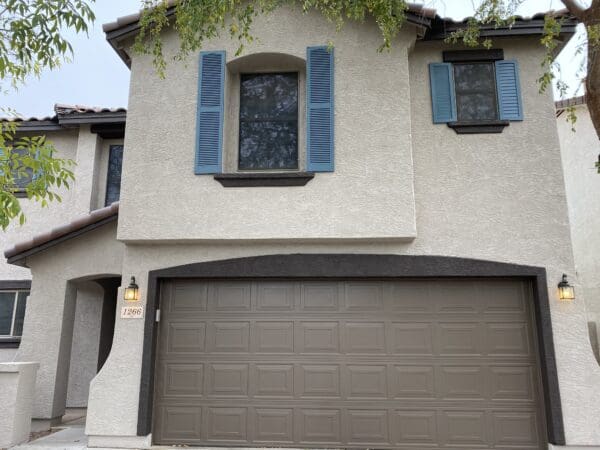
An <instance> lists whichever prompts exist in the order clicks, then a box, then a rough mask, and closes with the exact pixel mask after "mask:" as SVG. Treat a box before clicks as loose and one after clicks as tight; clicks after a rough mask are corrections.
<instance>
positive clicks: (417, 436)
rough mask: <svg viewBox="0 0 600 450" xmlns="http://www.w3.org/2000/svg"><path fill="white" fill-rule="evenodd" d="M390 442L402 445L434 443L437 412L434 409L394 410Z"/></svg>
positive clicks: (436, 434)
mask: <svg viewBox="0 0 600 450" xmlns="http://www.w3.org/2000/svg"><path fill="white" fill-rule="evenodd" d="M392 430H393V433H392V442H393V443H394V444H403V445H424V444H432V445H435V444H436V442H437V437H438V432H437V413H436V412H435V411H420V410H417V411H405V410H403V411H394V412H393V415H392Z"/></svg>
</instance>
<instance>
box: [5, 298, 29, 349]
mask: <svg viewBox="0 0 600 450" xmlns="http://www.w3.org/2000/svg"><path fill="white" fill-rule="evenodd" d="M21 292H25V293H27V295H26V296H25V298H24V300H23V301H24V302H25V309H24V313H23V318H25V311H26V310H27V299H28V298H29V296H30V295H31V289H30V288H13V289H10V288H6V289H4V288H2V289H0V293H13V294H14V296H13V299H14V301H13V309H12V315H11V322H10V331H9V333H10V334H0V348H7V347H8V348H16V347H18V346H19V345H18V344H19V343H20V342H21V338H22V336H23V335H22V334H21V335H19V336H17V335H15V334H14V332H15V322H16V320H17V308H18V304H19V294H20V293H21Z"/></svg>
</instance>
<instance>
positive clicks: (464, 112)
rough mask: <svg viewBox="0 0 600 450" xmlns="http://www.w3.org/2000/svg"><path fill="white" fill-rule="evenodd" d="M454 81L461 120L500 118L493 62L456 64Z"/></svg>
mask: <svg viewBox="0 0 600 450" xmlns="http://www.w3.org/2000/svg"><path fill="white" fill-rule="evenodd" d="M454 83H455V90H456V111H457V115H458V121H459V122H477V121H484V120H496V119H498V106H497V102H496V79H495V74H494V65H493V64H492V63H468V64H467V63H459V64H454Z"/></svg>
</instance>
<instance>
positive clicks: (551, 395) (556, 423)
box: [137, 254, 565, 445]
mask: <svg viewBox="0 0 600 450" xmlns="http://www.w3.org/2000/svg"><path fill="white" fill-rule="evenodd" d="M440 277H442V278H516V279H522V280H528V281H529V282H530V283H531V285H532V287H533V302H534V314H535V329H536V334H537V338H538V341H539V349H538V352H539V355H538V356H539V362H540V369H541V375H542V387H543V393H544V399H543V400H544V407H545V412H546V427H547V436H548V441H549V442H550V443H551V444H554V445H565V433H564V425H563V417H562V406H561V399H560V392H559V387H558V374H557V369H556V356H555V353H554V336H553V333H552V317H551V314H550V305H549V299H548V284H547V279H546V269H545V268H543V267H534V266H522V265H517V264H508V263H500V262H495V261H484V260H477V259H465V258H453V257H446V256H415V255H410V256H409V255H370V254H292V255H268V256H256V257H249V258H237V259H228V260H221V261H211V262H204V263H196V264H187V265H183V266H177V267H171V268H166V269H160V270H153V271H150V272H149V273H148V289H147V303H146V318H145V319H144V320H145V322H144V342H143V352H142V371H141V379H140V396H139V408H138V426H137V434H138V436H146V435H148V434H150V433H151V432H152V408H153V394H154V384H153V383H154V366H155V356H156V335H157V324H156V321H155V317H156V310H157V309H158V306H159V295H160V289H159V288H160V281H161V280H165V279H171V278H204V279H213V280H214V279H231V278H238V279H239V278H241V279H252V278H279V279H293V278H303V279H307V278H311V279H319V278H321V279H332V278H339V279H348V278H357V279H367V278H378V279H386V278H387V279H402V278H440Z"/></svg>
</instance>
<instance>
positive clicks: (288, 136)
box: [238, 73, 298, 170]
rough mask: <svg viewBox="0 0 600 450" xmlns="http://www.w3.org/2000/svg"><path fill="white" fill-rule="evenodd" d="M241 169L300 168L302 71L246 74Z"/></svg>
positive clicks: (242, 87)
mask: <svg viewBox="0 0 600 450" xmlns="http://www.w3.org/2000/svg"><path fill="white" fill-rule="evenodd" d="M238 167H239V169H240V170H269V169H297V168H298V74H297V73H269V74H265V73H260V74H242V75H241V80H240V124H239V159H238Z"/></svg>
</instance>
